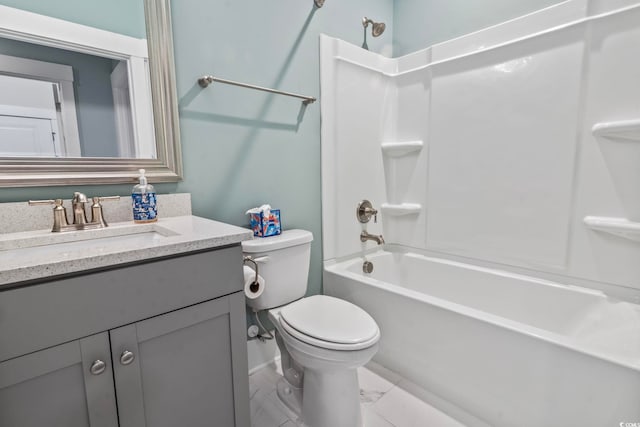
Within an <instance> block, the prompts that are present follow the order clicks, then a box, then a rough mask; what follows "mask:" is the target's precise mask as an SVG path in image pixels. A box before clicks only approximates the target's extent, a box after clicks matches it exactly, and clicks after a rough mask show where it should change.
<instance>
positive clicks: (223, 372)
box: [110, 293, 249, 427]
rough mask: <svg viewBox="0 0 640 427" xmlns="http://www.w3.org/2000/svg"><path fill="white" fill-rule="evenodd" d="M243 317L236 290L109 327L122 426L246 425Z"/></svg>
mask: <svg viewBox="0 0 640 427" xmlns="http://www.w3.org/2000/svg"><path fill="white" fill-rule="evenodd" d="M242 316H244V294H243V293H235V294H232V295H230V296H227V297H223V298H218V299H216V300H213V301H208V302H205V303H202V304H198V305H196V306H193V307H188V308H184V309H182V310H178V311H175V312H172V313H168V314H165V315H163V316H158V317H154V318H152V319H148V320H144V321H142V322H138V323H135V324H132V325H127V326H123V327H122V328H118V329H114V330H112V331H110V336H111V351H112V358H113V361H114V362H113V363H114V374H115V383H116V390H117V399H118V411H119V415H120V427H140V426H148V427H175V426H189V427H200V426H202V427H205V426H214V425H215V426H230V427H231V426H236V425H238V426H248V425H249V407H248V402H247V399H246V397H245V398H243V397H244V396H247V395H248V384H247V382H246V381H243V380H242V379H243V378H246V375H247V373H246V371H247V367H246V363H234V361H233V359H232V358H233V355H234V354H236V355H237V354H243V351H244V350H243V347H246V341H245V339H244V331H243V330H240V329H241V328H242V326H241V325H242V324H243V322H244V319H243V318H242ZM230 331H231V335H230V334H229V332H230ZM230 336H231V339H230V338H229V337H230ZM243 370H244V372H243ZM234 377H235V378H236V380H235V381H234ZM238 379H240V380H238Z"/></svg>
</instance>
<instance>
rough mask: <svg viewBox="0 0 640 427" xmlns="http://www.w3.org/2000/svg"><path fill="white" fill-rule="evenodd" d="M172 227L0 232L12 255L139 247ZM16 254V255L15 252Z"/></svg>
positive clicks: (2, 247) (5, 252)
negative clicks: (56, 231)
mask: <svg viewBox="0 0 640 427" xmlns="http://www.w3.org/2000/svg"><path fill="white" fill-rule="evenodd" d="M176 235H178V233H176V232H175V231H173V230H169V229H168V228H165V227H162V226H160V225H158V224H131V223H127V224H117V225H115V226H111V227H105V228H99V229H93V230H78V231H70V232H63V233H52V232H51V231H48V230H38V231H28V232H21V233H10V234H4V235H0V252H2V257H3V258H4V259H7V258H6V257H9V258H13V257H15V256H21V255H23V254H24V253H28V254H30V255H36V254H44V253H46V252H49V251H56V252H58V251H62V252H69V251H79V250H89V249H91V250H96V249H100V248H102V249H104V248H109V247H115V246H119V247H126V246H130V247H136V246H137V245H143V244H146V243H151V242H154V241H158V240H161V239H164V238H166V237H169V236H176ZM12 255H13V256H12Z"/></svg>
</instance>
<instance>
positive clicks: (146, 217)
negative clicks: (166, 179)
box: [131, 169, 158, 223]
mask: <svg viewBox="0 0 640 427" xmlns="http://www.w3.org/2000/svg"><path fill="white" fill-rule="evenodd" d="M139 172H140V178H139V180H140V183H139V184H137V185H136V186H134V187H133V189H132V190H131V201H132V206H133V221H134V222H137V223H146V222H154V221H157V220H158V205H157V204H156V190H155V188H153V185H151V184H149V183H147V177H146V176H144V173H145V170H144V169H139Z"/></svg>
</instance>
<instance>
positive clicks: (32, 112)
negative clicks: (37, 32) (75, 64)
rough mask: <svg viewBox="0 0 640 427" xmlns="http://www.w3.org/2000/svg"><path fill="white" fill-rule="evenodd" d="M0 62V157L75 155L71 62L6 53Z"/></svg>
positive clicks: (77, 153)
mask: <svg viewBox="0 0 640 427" xmlns="http://www.w3.org/2000/svg"><path fill="white" fill-rule="evenodd" d="M0 64H1V65H0V67H1V70H2V71H1V72H2V74H0V157H8V156H38V157H77V156H80V152H81V150H80V138H79V135H78V124H77V119H76V110H75V99H74V91H73V71H72V68H71V67H70V66H68V65H60V64H54V63H50V62H44V61H34V60H31V59H24V58H18V57H14V56H7V55H0Z"/></svg>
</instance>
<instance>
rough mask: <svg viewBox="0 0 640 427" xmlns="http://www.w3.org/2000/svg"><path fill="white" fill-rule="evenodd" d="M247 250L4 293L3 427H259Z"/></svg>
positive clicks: (0, 300) (0, 306)
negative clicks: (248, 321) (253, 417)
mask: <svg viewBox="0 0 640 427" xmlns="http://www.w3.org/2000/svg"><path fill="white" fill-rule="evenodd" d="M241 260H242V257H241V251H240V248H239V246H234V247H228V248H222V249H218V250H214V251H208V252H200V253H195V254H190V255H185V256H180V257H175V258H169V259H164V260H157V261H152V262H147V263H142V264H138V265H132V266H127V267H120V268H115V269H113V270H108V271H101V272H96V273H91V274H87V275H83V276H76V277H70V278H63V279H59V280H56V281H50V282H45V283H41V284H35V285H32V286H26V287H18V288H15V289H9V290H6V291H3V292H0V427H44V426H46V427H165V426H167V427H169V426H171V427H176V426H185V427H199V426H203V427H204V426H219V427H248V426H249V425H250V422H249V386H248V374H247V353H246V351H247V350H246V337H245V305H244V293H243V292H242V291H241V289H242V268H241V266H242V263H241ZM145 279H146V280H145Z"/></svg>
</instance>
